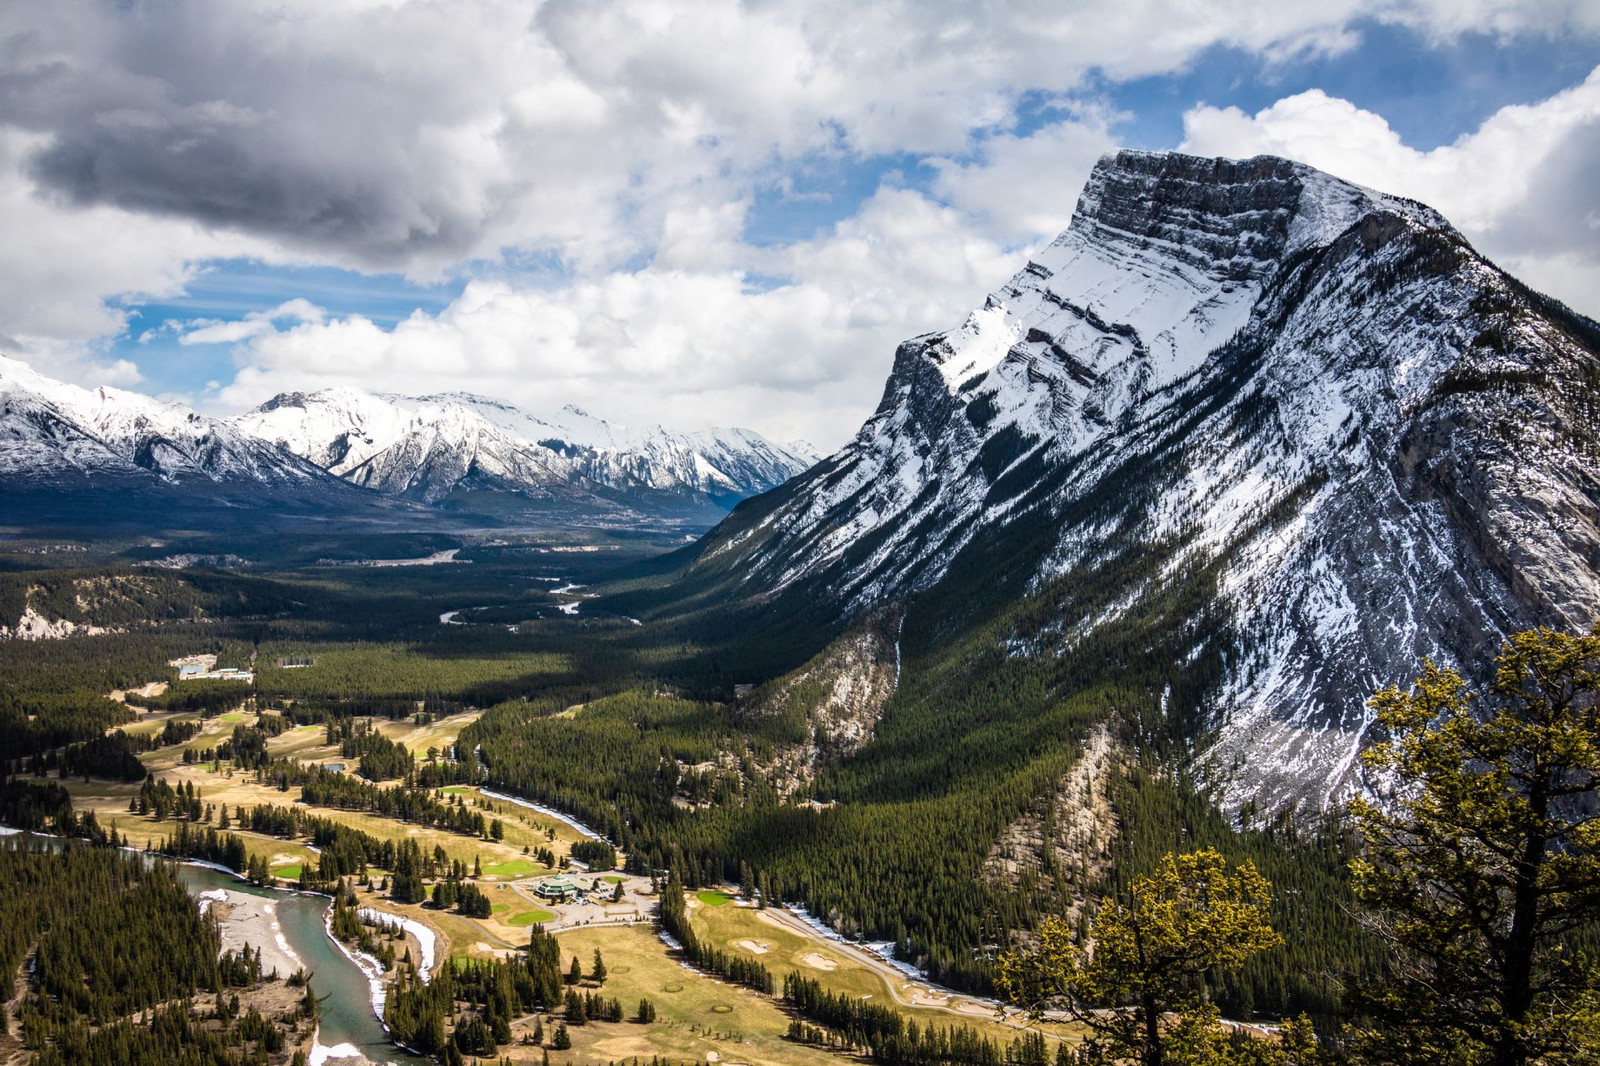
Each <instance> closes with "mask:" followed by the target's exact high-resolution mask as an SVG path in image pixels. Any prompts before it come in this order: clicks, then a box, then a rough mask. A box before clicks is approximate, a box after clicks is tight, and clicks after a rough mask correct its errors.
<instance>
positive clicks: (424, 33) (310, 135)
mask: <svg viewBox="0 0 1600 1066" xmlns="http://www.w3.org/2000/svg"><path fill="white" fill-rule="evenodd" d="M1595 6H1596V5H1593V4H1588V3H1581V2H1572V3H1562V2H1559V0H1557V2H1552V3H1546V4H1536V5H1529V4H1518V3H1515V2H1511V0H1503V2H1502V0H1482V2H1480V3H1478V4H1476V5H1474V6H1473V7H1472V8H1471V12H1472V17H1471V18H1470V19H1468V18H1466V17H1465V16H1464V15H1463V11H1465V10H1467V9H1466V8H1464V7H1463V6H1462V5H1456V4H1445V3H1443V2H1442V0H1438V2H1434V0H1409V2H1403V0H1372V2H1370V3H1369V2H1366V0H1348V2H1346V3H1328V4H1316V5H1311V4H1306V5H1292V4H1291V5H1287V6H1281V5H1280V8H1275V9H1273V10H1272V12H1271V13H1270V14H1269V13H1265V9H1263V11H1262V13H1257V14H1252V13H1250V12H1244V13H1242V14H1241V13H1240V12H1238V11H1236V10H1234V9H1233V8H1231V7H1230V6H1228V5H1219V6H1217V7H1216V8H1215V9H1214V10H1210V11H1208V10H1207V9H1206V5H1193V4H1177V5H1171V6H1169V5H1166V4H1164V3H1163V2H1161V0H1147V2H1143V3H1137V4H1130V5H1128V8H1127V11H1126V12H1125V13H1124V14H1123V15H1122V16H1121V17H1120V19H1112V18H1106V19H1099V18H1077V19H1074V18H1073V17H1072V15H1071V10H1072V9H1071V6H1070V5H1067V6H1062V5H1034V4H1028V3H1022V4H1017V5H1013V7H1014V9H1015V10H1008V11H1007V13H1006V14H1005V15H997V14H993V13H992V9H990V8H988V7H984V6H978V5H969V4H960V3H931V4H925V5H915V4H912V5H902V4H890V3H884V4H876V5H865V6H855V5H838V6H835V5H832V4H817V5H790V4H784V3H775V4H772V5H766V6H764V7H762V8H760V9H752V8H745V7H741V6H739V5H736V4H732V3H721V2H710V0H708V2H706V3H699V4H678V3H672V2H670V0H662V2H659V3H654V4H648V5H647V4H642V3H636V4H627V3H602V2H595V3H588V4H581V5H573V4H565V3H547V4H543V5H535V6H534V7H533V8H526V7H524V6H522V5H507V4H502V3H498V2H496V0H473V2H472V3H465V2H464V3H463V4H462V5H460V6H459V7H458V8H456V9H455V10H454V11H453V12H451V13H450V14H449V15H441V13H440V12H439V11H438V10H437V9H433V8H431V7H429V6H427V5H421V4H408V3H402V4H399V5H397V6H396V7H393V8H385V9H383V10H381V11H380V10H378V9H374V8H372V7H370V6H368V5H364V4H359V3H352V4H351V5H349V6H348V7H346V6H343V5H339V4H310V3H307V4H305V5H303V6H302V5H300V4H298V3H289V4H286V5H264V6H257V5H253V4H250V3H244V2H239V3H217V4H200V3H174V4H167V5H159V6H153V5H141V4H137V3H135V4H131V5H129V4H112V3H107V4H104V5H103V6H102V5H93V4H90V5H74V6H73V7H72V8H71V9H70V10H64V9H53V7H52V6H48V5H45V6H40V7H39V9H37V10H27V11H19V10H17V8H10V9H8V10H7V11H6V12H4V13H0V36H3V37H4V39H5V41H6V43H7V44H8V45H9V46H10V47H11V48H12V49H13V54H20V55H22V56H23V59H22V60H21V61H19V68H21V69H23V70H25V71H26V72H27V73H28V74H29V75H30V76H27V77H20V78H17V79H14V80H13V81H12V82H11V83H8V85H7V87H5V88H0V116H4V118H0V165H3V170H0V225H5V226H6V227H7V230H8V232H13V233H19V234H23V239H21V240H19V241H16V242H14V247H13V248H12V249H11V250H10V251H8V252H0V280H4V281H6V282H8V283H9V292H8V293H7V294H5V295H0V349H4V350H6V351H8V352H9V353H10V354H15V355H19V356H20V357H22V358H24V359H26V360H28V361H30V362H32V363H34V364H35V365H37V366H39V367H40V368H41V369H46V370H47V371H53V372H55V373H58V374H59V375H60V376H62V377H68V378H72V379H74V380H80V381H83V382H85V383H92V382H99V381H105V382H111V383H118V384H125V385H128V386H130V387H135V388H139V389H141V390H144V391H148V392H152V393H158V394H165V395H169V396H172V397H174V398H177V399H181V400H183V401H185V402H192V403H196V404H198V405H200V406H202V407H205V408H207V409H211V410H218V411H224V410H232V409H238V408H241V407H243V406H247V405H249V404H253V403H257V402H260V401H261V400H263V399H266V398H267V397H268V396H269V395H271V393H272V392H274V391H277V390H279V389H284V388H314V387H319V386H322V385H337V384H360V385H366V386H368V387H376V388H384V389H394V390H397V391H436V390H437V389H439V388H443V387H450V386H452V385H455V386H459V387H464V388H471V389H473V390H474V391H480V392H488V393H491V394H498V395H503V396H506V397H507V398H510V399H512V400H514V401H516V402H519V403H523V404H525V405H527V406H529V407H532V408H535V409H538V408H554V407H558V406H560V405H561V404H562V403H566V402H577V403H580V404H581V405H582V406H584V407H586V408H588V409H591V410H595V411H597V412H598V413H601V414H603V415H606V416H608V417H612V418H615V419H618V420H621V421H634V422H637V421H656V420H660V421H664V422H667V423H668V424H678V425H683V426H684V427H685V428H691V427H692V426H694V425H701V424H706V423H708V422H735V423H741V424H749V425H753V426H755V428H758V429H761V430H763V431H766V432H769V433H771V434H772V435H774V436H779V437H785V436H806V437H809V438H812V439H815V440H816V441H817V442H818V443H820V444H823V445H825V446H828V445H833V444H836V443H838V442H839V441H840V440H841V439H842V438H843V436H845V435H847V434H848V433H849V432H850V431H851V430H852V429H853V428H854V426H855V425H856V424H858V423H859V421H860V419H861V418H862V417H863V416H864V415H865V414H866V413H867V412H868V411H870V408H871V407H872V405H873V404H874V403H875V401H876V398H877V393H878V391H879V388H880V386H881V381H882V377H883V375H884V373H885V372H886V370H887V368H888V363H889V359H890V357H891V355H892V351H893V345H894V343H895V341H896V340H898V339H900V338H902V337H904V336H908V335H911V334H914V333H919V332H924V331H926V330H930V329H937V328H946V327H949V326H951V325H953V324H955V322H957V321H959V320H960V318H961V317H962V316H963V315H964V313H965V311H966V310H967V309H968V308H970V307H971V306H972V305H974V304H975V303H977V302H979V301H980V300H981V299H982V297H983V294H984V293H985V292H986V291H988V290H990V289H993V288H995V287H997V286H998V285H999V284H1000V283H1001V282H1003V281H1004V279H1005V277H1006V276H1007V275H1008V274H1009V273H1010V271H1011V270H1012V269H1014V268H1015V266H1016V265H1017V264H1018V262H1019V261H1020V259H1021V257H1022V256H1025V255H1026V253H1027V250H1028V249H1029V248H1031V247H1033V246H1035V245H1037V244H1038V243H1039V242H1041V241H1044V240H1048V239H1049V238H1050V237H1051V236H1053V235H1054V233H1055V232H1056V231H1057V230H1059V228H1060V227H1061V226H1063V225H1065V223H1066V221H1067V219H1068V217H1069V216H1070V211H1071V207H1072V203H1073V201H1074V200H1075V198H1076V195H1077V191H1078V188H1079V187H1080V186H1081V183H1082V181H1083V178H1084V176H1085V175H1086V174H1087V170H1088V167H1089V166H1090V165H1092V163H1093V160H1094V159H1095V158H1096V157H1097V156H1098V155H1099V154H1100V153H1101V152H1103V151H1106V150H1110V149H1113V148H1116V147H1120V146H1128V147H1137V148H1147V149H1177V148H1184V149H1189V150H1195V151H1202V152H1206V153H1215V154H1251V153H1253V152H1255V151H1275V152H1279V153H1281V154H1289V155H1294V156H1296V157H1298V158H1302V159H1304V160H1305V161H1307V162H1310V163H1312V164H1313V165H1318V166H1323V167H1325V168H1327V169H1330V170H1333V171H1334V172H1336V173H1340V174H1341V175H1342V176H1347V177H1351V178H1352V179H1354V180H1358V181H1363V182H1365V183H1368V184H1373V185H1376V186H1378V187H1381V188H1384V189H1386V190H1387V191H1394V192H1399V193H1403V194H1406V195H1412V196H1417V197H1418V198H1421V199H1425V200H1429V202H1432V203H1434V204H1435V206H1438V207H1439V208H1440V209H1441V210H1443V211H1444V212H1445V214H1446V215H1447V216H1449V217H1451V218H1452V219H1453V220H1455V221H1456V222H1457V224H1458V225H1459V226H1461V228H1462V229H1463V230H1464V232H1466V233H1467V234H1468V236H1469V237H1471V238H1472V239H1474V241H1475V242H1477V243H1479V245H1480V247H1482V248H1484V249H1485V250H1486V251H1488V252H1489V253H1490V254H1492V255H1495V256H1496V257H1497V258H1498V259H1500V260H1501V261H1502V262H1503V263H1505V264H1506V265H1507V266H1509V267H1510V268H1511V269H1512V270H1513V271H1514V272H1517V273H1520V274H1523V275H1524V276H1525V277H1527V279H1528V280H1530V281H1531V282H1532V283H1534V284H1535V285H1536V286H1538V287H1541V288H1545V289H1547V290H1549V291H1552V292H1554V293H1555V294H1556V295H1558V296H1560V297H1562V298H1563V299H1566V300H1567V301H1568V302H1569V303H1573V304H1574V305H1575V306H1577V307H1578V308H1579V309H1580V310H1583V311H1586V312H1588V313H1590V314H1600V301H1597V300H1596V299H1595V298H1593V297H1592V295H1591V293H1593V292H1594V291H1596V286H1595V282H1597V281H1600V236H1597V235H1600V203H1597V201H1596V195H1595V193H1594V190H1593V189H1592V188H1586V187H1583V185H1584V184H1585V183H1583V182H1580V181H1578V179H1566V183H1565V184H1564V185H1559V186H1556V185H1552V183H1553V182H1557V181H1558V178H1557V177H1552V176H1550V175H1555V174H1558V173H1567V172H1568V171H1573V172H1582V170H1583V168H1582V167H1578V166H1576V165H1569V163H1562V164H1561V165H1556V164H1557V163H1558V162H1560V161H1571V160H1582V159H1585V158H1588V156H1587V154H1586V153H1591V152H1595V151H1600V79H1592V76H1593V75H1594V72H1595V71H1596V68H1597V67H1600V12H1597V11H1596V10H1595ZM528 10H534V11H535V13H534V15H533V17H532V19H531V20H529V19H527V18H525V17H524V16H525V14H526V12H527V11H528ZM1063 11H1065V12H1067V13H1068V14H1066V15H1059V12H1063ZM441 19H447V21H440V20H441ZM85 20H89V21H91V22H92V23H93V26H92V27H90V26H86V25H85ZM1052 20H1053V21H1052ZM91 29H92V31H93V32H89V31H90V30H91ZM269 30H270V31H271V32H266V31H269ZM618 42H626V43H625V44H621V45H619V44H618ZM1591 80H1594V84H1592V85H1591V84H1590V83H1591ZM1544 160H1551V161H1556V162H1552V163H1551V164H1550V165H1549V166H1546V167H1543V168H1541V162H1542V161H1544ZM1465 174H1471V175H1472V176H1473V177H1472V179H1471V180H1465V179H1463V178H1462V177H1461V176H1460V175H1465ZM1593 184H1595V183H1593V182H1587V185H1590V186H1592V185H1593ZM6 256H10V258H11V260H12V261H10V262H6V261H5V257H6Z"/></svg>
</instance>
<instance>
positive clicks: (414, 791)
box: [273, 764, 609, 869]
mask: <svg viewBox="0 0 1600 1066" xmlns="http://www.w3.org/2000/svg"><path fill="white" fill-rule="evenodd" d="M273 772H274V773H275V774H277V775H278V776H279V779H280V780H281V781H282V782H283V783H285V784H295V783H298V784H299V785H300V799H301V800H302V801H303V802H305V803H309V804H311V805H312V806H314V807H335V808H338V809H339V810H347V811H371V812H372V813H374V814H380V815H382V816H383V817H385V818H394V819H397V820H398V821H402V822H412V823H414V824H417V825H426V826H431V827H433V828H435V829H446V830H449V831H450V832H452V833H461V834H463V835H464V836H475V837H481V838H483V839H485V840H498V839H500V837H501V836H503V835H504V832H505V830H504V826H503V825H502V824H501V823H500V821H499V819H497V818H485V817H484V816H483V812H482V811H480V810H473V809H472V808H471V807H469V806H467V805H466V804H464V803H461V802H460V797H459V796H454V797H452V801H451V802H441V801H439V800H438V799H436V798H434V796H433V793H432V792H431V791H429V790H427V789H423V788H407V787H403V786H394V787H390V788H383V787H380V786H378V785H374V784H372V783H370V782H367V781H362V780H360V779H358V778H355V777H352V776H350V775H349V774H341V773H336V772H335V771H332V770H328V769H325V768H323V767H321V766H312V767H302V768H301V769H299V770H298V771H291V770H284V769H281V764H280V765H279V766H275V767H274V771H273ZM497 826H498V827H499V832H496V827H497ZM608 869H609V867H608Z"/></svg>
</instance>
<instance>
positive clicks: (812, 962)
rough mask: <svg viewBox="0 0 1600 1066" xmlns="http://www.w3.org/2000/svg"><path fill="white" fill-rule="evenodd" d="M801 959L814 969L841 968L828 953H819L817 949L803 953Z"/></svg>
mask: <svg viewBox="0 0 1600 1066" xmlns="http://www.w3.org/2000/svg"><path fill="white" fill-rule="evenodd" d="M800 961H801V962H803V963H805V964H806V965H807V966H809V967H811V968H812V969H813V970H837V969H838V968H839V964H838V962H836V961H835V960H833V959H830V958H828V956H826V955H819V954H818V953H817V952H815V951H813V952H811V953H810V954H809V955H802V956H801V957H800Z"/></svg>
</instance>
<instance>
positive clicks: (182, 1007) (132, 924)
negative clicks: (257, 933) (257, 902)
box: [0, 838, 286, 1066]
mask: <svg viewBox="0 0 1600 1066" xmlns="http://www.w3.org/2000/svg"><path fill="white" fill-rule="evenodd" d="M0 884H4V885H6V886H7V891H6V892H4V893H0V967H4V972H6V973H16V972H18V969H19V967H20V966H21V965H22V962H23V959H24V957H27V958H29V960H30V969H29V974H30V979H29V982H28V990H27V991H26V992H25V993H24V995H23V996H22V997H21V999H20V1000H19V1001H18V1004H17V1007H16V1019H17V1030H18V1031H17V1032H16V1033H15V1034H13V1035H15V1036H16V1037H17V1038H19V1039H20V1040H21V1041H22V1044H23V1045H24V1046H25V1047H27V1048H29V1049H31V1050H33V1051H34V1052H35V1056H34V1059H33V1061H34V1062H35V1063H40V1064H45V1066H69V1064H70V1066H80V1064H89V1066H101V1064H105V1066H112V1064H121V1066H143V1064H149V1066H157V1064H166V1063H175V1062H182V1063H194V1064H198V1066H248V1064H257V1063H266V1062H268V1061H269V1056H270V1055H273V1054H275V1053H277V1052H280V1051H282V1050H283V1048H284V1042H285V1032H286V1030H285V1028H284V1027H283V1026H282V1025H281V1024H280V1019H277V1018H272V1019H269V1018H267V1017H264V1016H263V1015H262V1014H261V1012H260V1011H258V1010H257V1009H255V1008H254V1007H253V1006H252V1007H250V1008H249V1009H248V1010H246V1011H243V1012H239V1011H238V1010H237V1009H236V1008H235V1009H232V1010H230V1009H228V1007H227V1002H229V1001H228V1000H225V999H224V997H225V996H229V997H234V998H232V999H231V1002H233V1003H237V999H236V995H237V990H244V989H249V988H252V987H255V986H257V985H259V984H261V982H262V981H263V976H262V974H261V967H260V963H259V960H258V959H257V958H256V957H255V956H254V955H252V954H249V953H248V952H247V953H245V954H240V955H236V954H233V953H231V952H230V953H223V952H221V943H220V938H219V937H218V935H217V930H216V926H215V924H214V923H213V922H212V921H211V920H210V919H209V918H208V917H207V916H205V915H202V914H200V913H199V912H198V910H197V909H196V908H195V905H194V899H193V897H191V896H190V895H189V893H188V891H187V890H186V889H185V888H184V886H183V885H182V883H181V882H179V880H178V878H177V875H176V873H175V872H174V870H173V868H172V866H171V865H169V864H164V863H151V862H147V861H145V860H143V859H141V858H140V857H138V856H134V855H128V854H125V853H121V852H117V851H112V850H109V849H106V848H95V847H86V846H77V845H70V844H69V845H65V846H61V847H44V846H42V845H41V844H40V843H39V842H37V841H35V840H29V839H27V838H13V839H10V840H4V841H0ZM213 1004H223V1007H222V1009H220V1010H219V1009H218V1008H217V1007H215V1006H213ZM136 1017H142V1018H143V1019H144V1021H143V1023H142V1024H136V1023H135V1021H133V1020H132V1019H134V1018H136ZM0 1021H4V1016H3V1014H0Z"/></svg>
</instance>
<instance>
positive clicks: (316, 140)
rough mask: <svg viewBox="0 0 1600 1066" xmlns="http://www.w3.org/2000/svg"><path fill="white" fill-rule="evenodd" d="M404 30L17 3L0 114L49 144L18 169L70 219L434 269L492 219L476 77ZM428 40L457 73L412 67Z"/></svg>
mask: <svg viewBox="0 0 1600 1066" xmlns="http://www.w3.org/2000/svg"><path fill="white" fill-rule="evenodd" d="M422 14H423V15H424V16H428V15H431V16H432V17H421V18H419V17H417V16H416V15H415V14H414V13H408V14H407V16H406V17H401V16H399V15H398V14H391V13H385V12H382V11H376V12H373V11H369V12H363V13H354V14H350V15H348V16H345V17H331V16H330V17H317V18H308V17H303V16H302V15H298V14H296V13H294V12H292V11H289V12H287V13H285V12H279V13H278V14H276V15H271V14H268V15H262V14H259V13H257V14H254V15H247V14H236V13H234V12H233V11H232V10H231V9H230V8H228V7H227V6H226V5H220V4H219V5H210V4H182V3H173V4H161V5H147V6H138V5H135V6H132V7H124V6H117V7H112V6H110V5H86V4H40V5H19V6H18V7H14V8H12V9H11V11H10V12H9V13H8V14H7V15H5V16H4V18H3V21H0V27H3V38H0V58H3V64H0V66H3V69H4V70H5V71H6V73H5V74H4V75H0V115H3V116H4V118H5V120H6V121H7V122H8V123H9V124H11V125H13V126H18V127H22V128H24V129H29V130H32V131H35V132H38V133H43V134H47V135H49V141H48V143H46V144H45V145H43V146H42V147H41V148H39V149H38V150H37V152H36V153H35V154H34V156H33V157H32V158H31V160H30V161H29V164H28V172H29V173H30V175H31V176H32V177H33V179H34V180H35V181H36V182H38V183H39V184H40V185H41V186H42V187H43V188H44V189H45V190H47V191H49V192H51V193H54V194H55V195H57V196H59V197H63V198H66V199H67V200H69V201H71V202H73V203H77V204H80V205H89V204H110V205H114V206H117V207H121V208H125V209H130V210H135V211H140V212H149V213H152V214H157V215H168V216H179V217H183V218H188V219H193V220H197V221H200V222H203V223H207V224H211V225H215V226H219V227H225V228H234V229H240V230H244V231H246V232H250V233H254V234H258V235H263V236H267V237H270V238H274V239H278V240H281V241H282V242H284V243H285V244H286V245H287V246H289V247H292V248H299V249H302V250H306V251H320V252H325V253H328V254H332V255H336V256H338V257H340V258H345V259H351V260H354V261H356V262H358V263H360V264H362V265H367V266H378V267H397V266H405V265H407V264H408V263H409V262H410V261H411V260H412V259H413V258H414V257H416V256H418V255H423V256H429V257H432V258H436V259H439V260H449V259H452V258H454V257H456V256H459V255H461V254H464V253H466V252H468V251H470V249H471V246H472V242H473V241H474V240H475V239H476V238H477V236H478V235H479V234H480V233H481V231H482V230H483V228H484V227H485V225H486V224H488V223H489V222H490V221H491V220H492V219H493V217H494V216H495V214H496V213H497V212H498V211H499V210H501V208H502V207H503V205H504V196H503V190H502V189H501V188H499V187H498V184H497V183H498V175H499V174H500V172H501V171H502V169H503V167H502V163H503V160H501V158H500V157H499V153H498V148H497V145H496V143H495V129H496V127H497V125H498V124H499V117H498V114H497V111H496V107H497V101H496V99H495V95H496V94H495V92H493V91H485V89H484V87H483V86H484V81H483V79H492V78H493V76H494V73H495V71H494V70H493V69H492V66H491V65H485V64H477V65H474V64H473V63H472V60H473V56H474V47H475V44H474V42H473V41H472V40H471V39H470V38H469V39H466V40H463V38H462V33H461V32H456V33H452V32H450V31H449V30H448V28H447V27H440V26H438V25H437V23H438V22H440V21H444V19H443V15H444V12H443V11H442V10H441V9H431V11H424V12H423V13H422ZM458 23H459V24H460V26H459V30H460V31H470V30H472V29H476V28H479V27H475V26H473V25H472V20H471V19H470V18H468V19H461V20H458ZM434 30H440V31H441V32H437V33H435V32H433V31H434ZM360 35H365V37H366V39H365V40H362V39H360ZM430 39H431V44H432V45H433V46H434V47H436V48H438V49H446V50H448V51H449V53H450V54H451V55H452V56H453V59H454V61H455V62H458V63H461V64H462V67H461V68H458V69H455V70H449V69H445V68H443V67H442V66H440V65H437V64H435V63H431V62H430V61H429V59H428V58H427V57H428V55H429V51H428V49H429V46H430ZM385 44H387V45H389V46H391V47H392V49H393V51H386V50H384V49H383V48H382V46H383V45H385ZM364 46H366V47H364ZM368 48H373V49H377V50H376V51H369V50H368ZM386 57H387V58H386Z"/></svg>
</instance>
